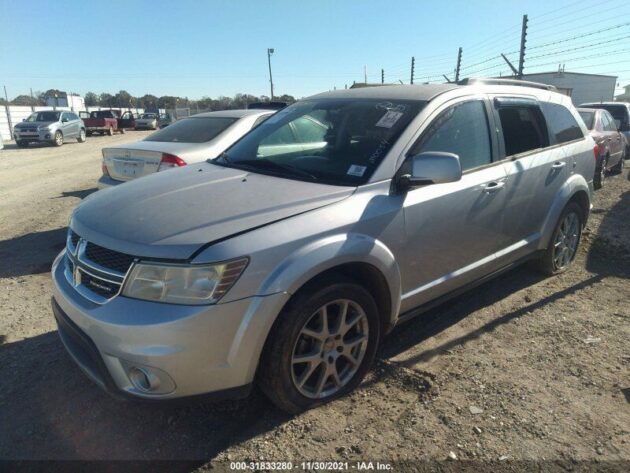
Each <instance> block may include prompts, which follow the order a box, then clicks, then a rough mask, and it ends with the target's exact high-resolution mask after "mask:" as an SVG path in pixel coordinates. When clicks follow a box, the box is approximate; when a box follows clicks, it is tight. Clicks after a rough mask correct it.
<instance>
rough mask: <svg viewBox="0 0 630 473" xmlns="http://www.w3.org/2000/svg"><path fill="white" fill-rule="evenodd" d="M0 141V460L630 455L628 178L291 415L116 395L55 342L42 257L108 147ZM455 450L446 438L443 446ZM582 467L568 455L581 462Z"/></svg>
mask: <svg viewBox="0 0 630 473" xmlns="http://www.w3.org/2000/svg"><path fill="white" fill-rule="evenodd" d="M148 134H149V132H129V133H127V134H125V135H116V136H113V137H92V138H89V139H88V141H87V143H85V144H78V143H68V144H66V145H64V146H63V147H61V148H53V147H45V146H32V147H30V148H29V149H17V148H16V147H15V145H14V144H8V145H6V147H5V150H3V151H0V287H1V289H2V291H0V379H1V380H2V381H1V382H0V458H2V459H59V460H61V459H108V460H113V459H138V460H149V459H174V460H189V461H190V463H186V464H182V465H181V469H182V470H187V469H194V468H196V467H200V468H207V467H209V465H208V463H209V462H210V461H217V460H232V461H234V460H262V459H264V460H278V461H286V460H293V461H295V462H297V461H301V460H318V461H320V460H345V459H350V460H372V461H377V460H381V461H383V460H386V461H392V460H417V459H420V460H439V461H442V460H445V459H446V458H447V457H448V456H449V454H451V457H457V459H458V460H475V461H478V460H485V461H494V462H499V461H502V462H503V461H505V462H507V463H506V464H509V462H511V461H515V460H526V461H531V460H534V461H553V462H555V463H553V464H547V466H548V468H547V469H556V468H557V469H570V468H574V467H575V466H576V465H575V461H576V460H577V461H581V460H586V461H589V462H602V463H601V464H600V466H606V467H607V468H610V469H612V470H618V471H624V469H625V468H627V467H628V462H630V343H629V340H630V182H628V174H627V173H624V174H623V175H621V176H615V177H612V178H610V179H609V180H608V181H607V182H606V183H605V186H604V189H603V190H602V191H599V192H597V193H596V194H595V200H594V209H593V212H592V214H591V217H590V220H589V223H588V226H587V229H586V231H585V235H584V240H583V243H582V247H581V250H580V252H579V254H578V257H577V261H576V264H575V265H574V267H573V268H572V269H570V270H569V272H568V273H566V274H563V275H560V276H558V277H554V278H544V277H542V276H541V275H539V274H538V273H536V272H534V271H532V270H530V269H528V268H527V267H522V268H518V269H516V270H513V271H511V272H509V273H507V274H505V275H503V276H501V277H499V278H498V279H495V280H494V281H491V282H489V283H486V284H485V285H483V286H481V287H480V288H478V289H476V290H474V291H472V292H470V293H467V294H465V295H463V296H461V297H459V298H457V299H455V300H453V301H451V302H449V303H447V304H445V305H442V306H440V307H438V308H436V309H434V310H432V311H430V312H429V313H427V314H425V315H424V316H422V317H420V318H418V319H416V320H414V321H412V322H410V323H407V324H405V325H403V326H401V327H399V328H398V329H396V330H395V331H394V333H393V334H392V335H390V336H389V337H388V338H387V339H386V341H385V343H384V345H383V347H382V349H381V351H380V352H379V355H378V362H377V366H376V368H375V369H374V370H372V372H371V373H370V375H369V376H368V377H367V379H366V380H365V381H364V383H363V384H362V385H361V387H360V388H359V389H357V391H356V392H354V393H352V394H351V395H349V396H347V397H346V398H343V399H340V400H338V401H335V402H333V403H331V404H329V405H327V406H324V407H321V408H318V409H315V410H312V411H309V412H306V413H304V414H302V415H299V416H296V417H289V416H287V415H286V414H283V413H281V412H279V411H278V410H276V409H275V408H274V407H273V406H272V405H271V404H270V403H269V402H267V401H266V400H265V398H264V397H263V396H262V395H261V394H259V393H257V392H255V393H254V394H253V395H252V397H251V398H250V399H248V400H245V401H239V402H224V403H220V404H208V403H199V402H195V403H192V402H188V403H185V404H182V405H178V404H174V405H173V404H166V405H160V404H145V403H132V402H127V403H121V402H118V401H115V400H113V399H111V398H110V397H108V395H107V394H105V393H103V392H101V391H100V390H99V389H98V388H97V387H96V386H95V385H93V384H92V383H91V382H90V381H89V380H88V379H87V378H86V377H85V376H84V375H83V374H82V373H81V372H80V371H79V369H78V368H77V367H76V366H75V364H74V363H73V362H72V361H71V360H70V359H69V357H68V356H67V355H66V353H65V351H64V349H63V347H62V345H61V342H60V341H59V339H58V337H57V334H56V332H55V324H54V321H53V317H52V314H51V311H50V295H51V281H50V273H49V270H50V265H51V262H52V259H53V258H54V256H55V255H56V254H57V253H58V252H59V251H60V250H61V249H62V248H63V246H64V243H65V241H64V240H65V234H66V225H67V223H68V219H69V217H70V213H71V211H72V209H73V208H74V207H75V206H76V205H77V204H78V203H79V202H80V200H81V199H82V198H84V197H85V196H87V195H89V194H90V193H91V192H94V191H95V185H96V180H97V179H98V177H99V175H100V173H101V168H100V159H101V154H100V150H101V147H102V146H105V145H111V144H119V143H126V142H131V141H135V140H138V139H141V138H142V137H144V136H146V135H148ZM451 452H452V453H451ZM578 466H579V465H578Z"/></svg>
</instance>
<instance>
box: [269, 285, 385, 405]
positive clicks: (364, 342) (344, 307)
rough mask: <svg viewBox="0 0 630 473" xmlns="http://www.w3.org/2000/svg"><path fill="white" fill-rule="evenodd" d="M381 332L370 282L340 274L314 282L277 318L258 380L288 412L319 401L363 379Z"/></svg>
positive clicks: (272, 399)
mask: <svg viewBox="0 0 630 473" xmlns="http://www.w3.org/2000/svg"><path fill="white" fill-rule="evenodd" d="M324 314H325V315H324ZM324 317H325V318H326V323H324ZM379 338H380V322H379V316H378V309H377V306H376V303H375V302H374V299H373V298H372V296H371V295H370V293H369V292H368V291H367V290H366V289H365V288H363V287H362V286H360V285H359V284H357V283H356V282H354V281H352V280H350V279H346V278H343V277H340V276H339V277H333V278H329V279H327V280H326V281H321V282H319V283H314V284H310V285H308V286H306V287H305V288H303V289H302V290H301V291H300V292H298V293H297V294H296V295H295V296H294V298H293V299H292V300H291V301H289V303H288V304H287V306H286V307H285V308H284V309H283V311H282V313H281V314H280V315H279V316H278V319H277V320H276V322H275V323H274V326H273V328H272V329H271V331H270V333H269V336H268V338H267V343H266V345H265V348H264V350H263V354H262V356H261V360H260V369H259V371H258V376H257V378H258V384H259V386H260V388H261V389H262V391H263V392H264V393H265V394H266V395H267V397H268V398H269V399H270V400H271V401H272V402H273V403H274V404H275V405H276V406H278V407H279V408H280V409H282V410H284V411H286V412H289V413H298V412H301V411H303V410H306V409H310V408H313V407H316V406H318V405H320V404H323V403H326V402H328V401H331V400H333V399H336V398H338V397H340V396H343V395H344V394H346V393H348V392H350V391H352V390H353V389H354V388H356V387H357V386H358V385H359V383H360V382H361V380H362V379H363V377H364V376H365V374H366V373H367V371H368V370H369V369H370V366H371V365H372V362H373V360H374V356H375V354H376V349H377V347H378V343H379ZM300 359H304V360H305V361H298V360H300Z"/></svg>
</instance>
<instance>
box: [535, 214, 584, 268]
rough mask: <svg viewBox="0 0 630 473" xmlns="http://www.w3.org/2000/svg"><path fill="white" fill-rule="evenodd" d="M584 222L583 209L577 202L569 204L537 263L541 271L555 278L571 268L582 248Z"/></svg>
mask: <svg viewBox="0 0 630 473" xmlns="http://www.w3.org/2000/svg"><path fill="white" fill-rule="evenodd" d="M583 222H584V216H583V212H582V208H581V207H580V206H579V205H578V204H576V203H575V202H569V203H568V204H567V206H566V207H565V208H564V210H563V211H562V214H560V218H559V219H558V222H557V223H556V228H555V229H554V231H553V234H552V236H551V240H550V241H549V247H548V248H547V249H546V250H545V252H544V253H543V254H542V255H541V256H540V258H539V259H538V260H537V261H536V263H537V265H536V266H537V267H538V269H539V270H540V271H542V272H543V273H545V274H547V275H549V276H553V275H555V274H560V273H563V272H565V271H566V270H567V269H568V268H569V266H571V263H572V262H573V260H574V259H575V255H576V254H577V250H578V248H579V246H580V239H581V238H582V225H583Z"/></svg>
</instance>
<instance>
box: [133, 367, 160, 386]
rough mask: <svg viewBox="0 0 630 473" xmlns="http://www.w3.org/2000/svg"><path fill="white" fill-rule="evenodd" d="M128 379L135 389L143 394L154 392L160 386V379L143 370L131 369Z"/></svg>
mask: <svg viewBox="0 0 630 473" xmlns="http://www.w3.org/2000/svg"><path fill="white" fill-rule="evenodd" d="M129 379H130V380H131V382H132V383H133V385H134V386H135V387H136V388H137V389H139V390H140V391H144V392H150V391H154V390H156V389H157V388H158V387H159V386H160V379H159V378H158V377H157V376H155V375H154V374H153V373H151V372H150V371H149V370H147V369H145V368H138V367H136V366H134V367H132V368H131V369H130V370H129Z"/></svg>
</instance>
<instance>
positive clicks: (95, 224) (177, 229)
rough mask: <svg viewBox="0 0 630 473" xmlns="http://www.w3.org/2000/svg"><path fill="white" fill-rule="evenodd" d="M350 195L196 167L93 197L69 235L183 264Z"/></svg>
mask: <svg viewBox="0 0 630 473" xmlns="http://www.w3.org/2000/svg"><path fill="white" fill-rule="evenodd" d="M354 190H355V188H354V187H339V186H331V185H326V184H317V183H311V182H304V181H297V180H291V179H282V178H279V177H274V176H267V175H263V174H256V173H250V172H248V171H242V170H239V169H234V168H228V167H223V166H218V165H214V164H210V163H201V164H196V165H191V166H186V167H185V168H181V169H177V170H170V171H164V172H161V173H156V174H153V175H151V176H147V177H143V178H141V179H137V180H133V181H130V182H128V183H125V184H122V185H119V186H115V187H112V188H109V189H104V190H101V191H99V192H96V193H94V194H92V195H91V196H89V197H88V198H86V199H85V200H84V201H83V203H82V204H81V205H79V207H77V209H76V210H75V211H74V213H73V216H72V220H71V227H72V229H73V230H74V231H75V232H76V233H78V234H79V235H80V236H81V237H83V238H85V239H87V240H88V241H92V242H93V243H96V244H97V245H100V246H104V247H106V248H110V249H113V250H117V251H120V252H123V253H128V254H132V255H135V256H144V257H154V258H169V259H188V258H190V257H191V256H192V254H193V253H195V252H196V251H197V250H198V249H199V248H201V247H202V246H204V245H207V244H210V243H212V242H215V241H218V240H223V239H225V238H228V237H230V236H233V235H236V234H240V233H243V232H247V231H249V230H253V229H255V228H258V227H261V226H264V225H268V224H270V223H273V222H276V221H279V220H283V219H286V218H289V217H291V216H294V215H297V214H300V213H303V212H307V211H309V210H314V209H316V208H319V207H322V206H325V205H329V204H332V203H334V202H337V201H339V200H342V199H344V198H346V197H348V196H350V195H351V194H352V193H353V192H354Z"/></svg>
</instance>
